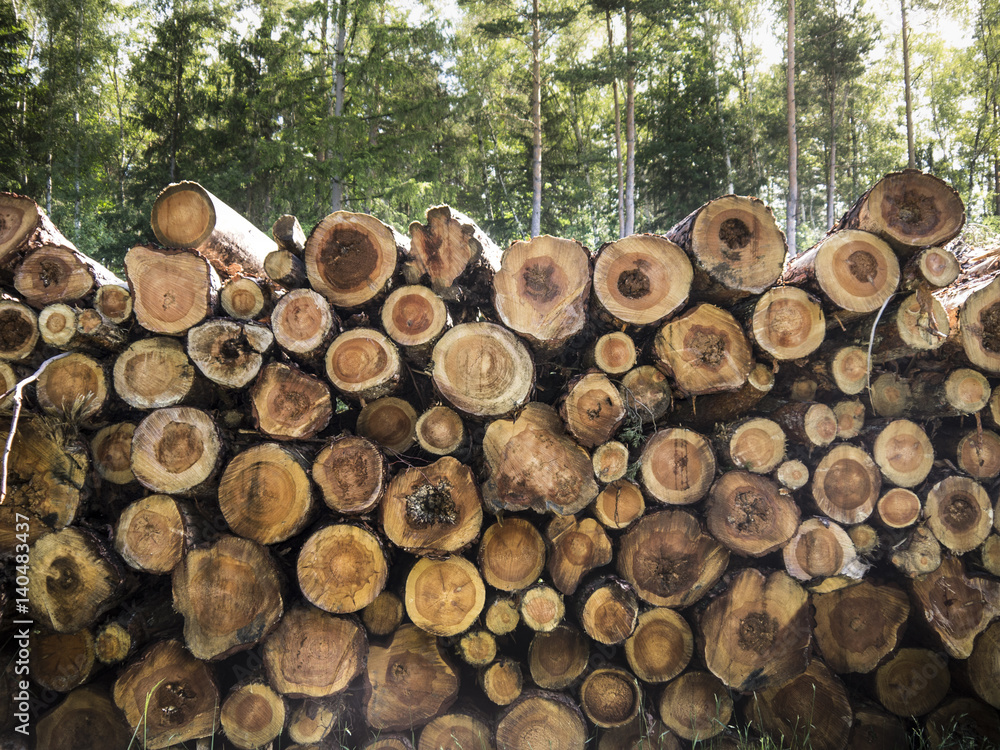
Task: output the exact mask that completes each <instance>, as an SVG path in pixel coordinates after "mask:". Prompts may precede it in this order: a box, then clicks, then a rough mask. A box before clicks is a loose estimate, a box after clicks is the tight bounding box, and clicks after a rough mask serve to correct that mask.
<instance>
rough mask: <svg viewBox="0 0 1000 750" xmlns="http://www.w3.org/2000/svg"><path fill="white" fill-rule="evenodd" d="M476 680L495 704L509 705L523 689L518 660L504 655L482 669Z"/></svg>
mask: <svg viewBox="0 0 1000 750" xmlns="http://www.w3.org/2000/svg"><path fill="white" fill-rule="evenodd" d="M477 681H478V682H479V687H481V688H482V690H483V693H484V694H485V695H486V697H487V699H488V700H489V701H490V703H494V704H496V705H497V706H509V705H510V704H511V703H513V702H514V701H515V700H517V699H518V697H520V695H521V692H522V691H523V690H524V676H523V675H522V674H521V664H520V662H518V661H516V660H514V659H511V658H509V657H506V656H502V657H500V658H499V659H498V660H497V661H495V662H493V663H492V664H490V665H489V666H488V667H486V668H485V669H483V670H482V671H481V672H480V673H479V677H478V680H477Z"/></svg>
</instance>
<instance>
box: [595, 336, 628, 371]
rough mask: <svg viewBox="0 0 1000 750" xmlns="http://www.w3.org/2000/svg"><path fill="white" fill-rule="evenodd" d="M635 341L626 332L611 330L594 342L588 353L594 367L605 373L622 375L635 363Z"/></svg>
mask: <svg viewBox="0 0 1000 750" xmlns="http://www.w3.org/2000/svg"><path fill="white" fill-rule="evenodd" d="M636 357H637V355H636V351H635V342H634V341H633V340H632V337H631V336H629V335H628V334H627V333H622V332H621V331H612V332H611V333H605V334H604V335H603V336H601V337H600V338H599V339H597V341H596V342H594V348H593V351H592V352H590V353H589V354H588V360H590V359H592V360H593V364H594V367H596V368H597V369H599V370H600V371H601V372H603V373H605V374H607V375H618V376H621V375H624V374H625V373H626V372H628V371H629V370H631V369H632V368H633V367H635V365H636Z"/></svg>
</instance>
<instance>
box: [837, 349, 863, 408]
mask: <svg viewBox="0 0 1000 750" xmlns="http://www.w3.org/2000/svg"><path fill="white" fill-rule="evenodd" d="M829 363H830V364H829V367H830V376H831V377H832V378H833V382H834V383H835V384H836V386H837V388H838V389H839V390H840V392H841V393H843V394H845V395H847V396H856V395H858V394H859V393H861V391H863V390H864V389H865V386H866V385H867V383H868V373H869V365H868V350H867V349H862V348H861V347H860V346H842V347H840V348H838V349H837V350H836V352H834V354H833V356H832V357H830V359H829Z"/></svg>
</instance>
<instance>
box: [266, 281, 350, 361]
mask: <svg viewBox="0 0 1000 750" xmlns="http://www.w3.org/2000/svg"><path fill="white" fill-rule="evenodd" d="M339 326H340V319H339V318H338V317H337V314H336V313H335V312H334V311H333V308H331V307H330V304H329V303H328V302H327V301H326V299H324V298H323V296H322V295H321V294H319V293H317V292H314V291H313V290H312V289H293V290H292V291H290V292H289V293H288V294H286V295H284V296H283V297H282V298H281V299H279V300H278V302H277V304H275V306H274V310H273V311H272V312H271V331H272V332H273V333H274V340H275V341H276V342H277V343H278V346H280V347H281V348H282V349H284V350H285V351H286V352H288V353H289V354H290V355H292V357H294V358H295V359H297V360H300V361H302V362H305V363H307V364H316V363H318V362H319V361H320V360H321V359H322V358H323V356H324V355H325V354H326V350H327V347H328V346H329V345H330V342H331V341H333V337H334V336H335V335H336V334H337V329H338V328H339Z"/></svg>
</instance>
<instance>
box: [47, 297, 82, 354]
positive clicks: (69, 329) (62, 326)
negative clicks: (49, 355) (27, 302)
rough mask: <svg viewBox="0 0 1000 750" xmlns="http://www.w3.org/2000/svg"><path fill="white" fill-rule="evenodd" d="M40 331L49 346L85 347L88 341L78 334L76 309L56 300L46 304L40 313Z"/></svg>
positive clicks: (62, 347)
mask: <svg viewBox="0 0 1000 750" xmlns="http://www.w3.org/2000/svg"><path fill="white" fill-rule="evenodd" d="M38 332H39V334H40V335H41V337H42V341H44V342H45V343H46V344H48V345H49V346H57V347H59V348H60V349H70V350H72V349H83V348H86V343H87V342H86V341H85V340H82V338H81V337H79V336H77V335H76V310H75V309H73V308H72V307H70V306H69V305H67V304H65V303H62V302H56V303H54V304H51V305H46V306H45V307H43V308H42V311H41V312H40V313H39V314H38Z"/></svg>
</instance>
